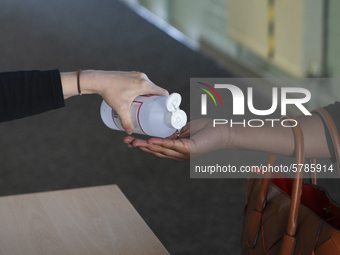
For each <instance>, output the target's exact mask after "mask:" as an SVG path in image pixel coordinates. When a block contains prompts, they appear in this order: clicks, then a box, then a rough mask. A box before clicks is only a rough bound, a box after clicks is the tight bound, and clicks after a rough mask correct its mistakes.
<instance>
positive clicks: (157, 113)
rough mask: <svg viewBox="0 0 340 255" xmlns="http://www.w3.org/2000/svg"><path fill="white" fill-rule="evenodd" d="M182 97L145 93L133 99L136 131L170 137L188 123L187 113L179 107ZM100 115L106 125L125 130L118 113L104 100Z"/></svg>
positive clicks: (132, 115)
mask: <svg viewBox="0 0 340 255" xmlns="http://www.w3.org/2000/svg"><path fill="white" fill-rule="evenodd" d="M181 101H182V98H181V95H180V94H178V93H172V94H171V95H169V96H168V97H163V96H153V95H143V96H138V97H136V98H135V100H133V103H132V105H131V108H130V113H131V118H132V122H133V126H134V133H137V134H144V135H149V136H155V137H161V138H164V137H168V136H170V135H172V134H173V133H175V132H176V131H177V130H180V129H181V128H182V127H183V126H185V124H186V123H187V115H186V113H185V112H184V111H182V110H180V109H179V106H180V104H181ZM100 115H101V117H102V120H103V122H104V123H105V125H106V126H108V127H109V128H111V129H114V130H121V131H124V129H123V127H122V124H121V122H120V119H119V116H118V114H117V113H116V112H115V111H114V110H113V109H112V108H111V107H110V106H109V105H108V104H107V103H106V102H105V101H103V102H102V104H101V107H100Z"/></svg>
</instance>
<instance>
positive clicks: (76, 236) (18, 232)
mask: <svg viewBox="0 0 340 255" xmlns="http://www.w3.org/2000/svg"><path fill="white" fill-rule="evenodd" d="M0 254H1V255H2V254H6V255H7V254H9V255H16V254H18V255H19V254H20V255H21V254H24V255H30V254H32V255H38V254H44V255H49V254H57V255H61V254H81V255H85V254H91V255H95V254H122V255H123V254H131V255H142V254H147V255H151V254H157V255H158V254H169V253H168V252H167V251H166V249H165V248H164V247H163V245H162V244H161V243H160V241H159V240H158V239H157V237H156V236H155V235H154V234H153V233H152V231H151V230H150V228H149V227H148V226H147V225H146V224H145V222H144V221H143V219H142V218H141V217H140V216H139V214H138V213H137V212H136V210H135V209H134V208H133V206H132V205H131V204H130V202H129V201H128V200H127V199H126V197H125V196H124V195H123V193H122V192H121V191H120V189H119V188H118V186H116V185H108V186H100V187H91V188H82V189H72V190H63V191H53V192H43V193H36V194H25V195H15V196H7V197H1V198H0Z"/></svg>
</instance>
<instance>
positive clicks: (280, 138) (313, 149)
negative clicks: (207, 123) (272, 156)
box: [226, 115, 330, 158]
mask: <svg viewBox="0 0 340 255" xmlns="http://www.w3.org/2000/svg"><path fill="white" fill-rule="evenodd" d="M297 119H298V123H299V124H300V125H301V128H302V130H303V136H304V143H305V156H306V157H307V158H330V152H329V150H328V146H327V140H326V135H325V131H324V126H323V123H322V120H321V119H320V117H319V116H318V115H313V116H308V117H307V116H300V117H298V118H297ZM271 125H272V124H271V122H268V123H266V124H265V125H264V126H263V127H259V128H255V127H243V126H240V125H236V126H234V127H231V128H229V129H230V138H229V144H226V148H233V149H245V150H255V151H264V152H271V153H276V154H280V155H285V156H292V155H293V154H294V148H295V145H294V134H293V131H292V128H288V127H283V126H281V125H277V124H276V125H274V127H272V126H271Z"/></svg>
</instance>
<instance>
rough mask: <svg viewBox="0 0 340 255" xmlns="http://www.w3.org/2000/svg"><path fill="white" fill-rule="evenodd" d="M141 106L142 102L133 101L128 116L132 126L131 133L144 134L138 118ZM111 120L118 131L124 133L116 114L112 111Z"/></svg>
mask: <svg viewBox="0 0 340 255" xmlns="http://www.w3.org/2000/svg"><path fill="white" fill-rule="evenodd" d="M142 105H143V102H140V101H133V102H132V104H131V107H130V115H131V119H132V124H133V128H134V131H133V132H134V133H137V134H146V133H145V132H144V130H143V128H142V127H141V125H140V118H139V113H140V109H141V107H142ZM112 120H113V122H114V123H115V125H116V126H117V127H118V129H120V130H122V131H124V129H123V127H122V124H121V121H120V118H119V116H118V114H117V112H116V111H115V110H113V109H112Z"/></svg>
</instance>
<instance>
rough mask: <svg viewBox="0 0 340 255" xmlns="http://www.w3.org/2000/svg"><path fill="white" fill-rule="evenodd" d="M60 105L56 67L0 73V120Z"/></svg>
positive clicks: (62, 100)
mask: <svg viewBox="0 0 340 255" xmlns="http://www.w3.org/2000/svg"><path fill="white" fill-rule="evenodd" d="M63 106H65V103H64V96H63V91H62V86H61V78H60V72H59V70H49V71H19V72H4V73H0V122H3V121H9V120H13V119H18V118H23V117H26V116H31V115H35V114H39V113H42V112H46V111H50V110H52V109H57V108H60V107H63Z"/></svg>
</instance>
